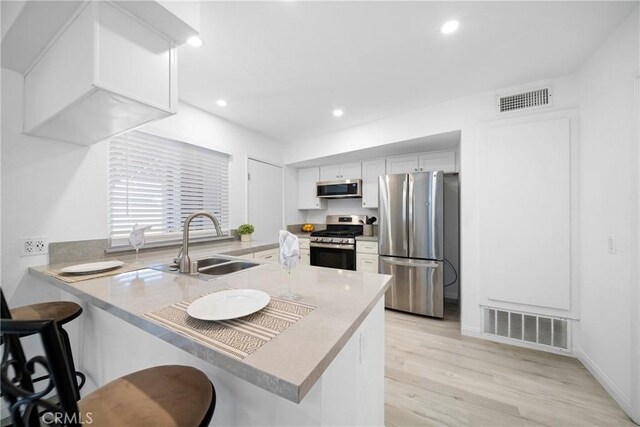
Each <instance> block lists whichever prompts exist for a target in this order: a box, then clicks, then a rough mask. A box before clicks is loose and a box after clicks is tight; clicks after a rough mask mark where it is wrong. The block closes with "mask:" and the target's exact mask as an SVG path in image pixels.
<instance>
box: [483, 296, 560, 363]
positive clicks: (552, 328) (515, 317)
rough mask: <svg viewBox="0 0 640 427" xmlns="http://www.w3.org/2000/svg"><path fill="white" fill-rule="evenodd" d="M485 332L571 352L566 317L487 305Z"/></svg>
mask: <svg viewBox="0 0 640 427" xmlns="http://www.w3.org/2000/svg"><path fill="white" fill-rule="evenodd" d="M482 324H483V327H482V332H483V333H484V334H487V335H493V336H496V337H501V338H504V339H507V340H509V341H512V340H515V341H520V342H521V343H527V344H529V345H534V346H536V347H541V348H542V347H547V348H548V347H552V348H554V349H556V350H561V351H565V352H566V351H569V349H570V345H569V344H570V331H569V323H568V322H567V320H566V319H562V318H558V317H548V316H539V315H536V314H526V313H519V312H514V311H507V310H499V309H496V308H490V307H483V322H482Z"/></svg>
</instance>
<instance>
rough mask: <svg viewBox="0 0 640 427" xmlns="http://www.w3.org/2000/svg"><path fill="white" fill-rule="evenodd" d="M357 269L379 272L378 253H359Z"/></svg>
mask: <svg viewBox="0 0 640 427" xmlns="http://www.w3.org/2000/svg"><path fill="white" fill-rule="evenodd" d="M356 271H362V272H367V273H377V272H378V255H371V254H358V255H357V256H356Z"/></svg>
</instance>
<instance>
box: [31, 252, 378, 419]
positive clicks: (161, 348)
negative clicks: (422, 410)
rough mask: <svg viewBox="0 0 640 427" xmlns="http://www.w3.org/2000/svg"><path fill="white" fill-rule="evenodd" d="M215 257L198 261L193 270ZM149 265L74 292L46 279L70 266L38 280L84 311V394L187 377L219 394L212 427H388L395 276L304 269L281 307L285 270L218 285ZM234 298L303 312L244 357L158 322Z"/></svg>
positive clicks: (240, 275)
mask: <svg viewBox="0 0 640 427" xmlns="http://www.w3.org/2000/svg"><path fill="white" fill-rule="evenodd" d="M213 250H216V248H215V247H213V248H209V249H206V248H205V249H200V250H198V251H194V256H193V259H198V258H204V257H207V256H211V255H212V254H213V252H212V251H213ZM218 253H219V252H218ZM143 262H144V265H143V266H141V268H140V269H139V270H135V271H129V272H124V273H121V274H115V275H110V276H105V277H99V278H93V279H89V280H84V281H77V282H74V283H67V282H66V281H63V280H60V279H59V278H57V277H56V276H53V275H51V274H50V273H49V272H50V271H51V270H55V269H56V268H60V267H62V265H59V266H43V267H36V268H32V269H31V274H32V275H33V276H35V277H37V278H38V279H40V281H42V282H45V283H46V284H48V285H53V286H56V287H57V288H59V289H60V290H61V291H62V292H63V299H64V298H67V299H69V298H75V299H76V300H78V301H79V302H81V303H82V305H83V308H84V313H83V315H82V316H83V317H84V320H83V322H80V323H81V326H80V327H79V328H78V330H77V331H75V333H74V332H73V331H72V332H71V334H72V336H73V335H75V336H76V337H77V339H76V340H75V341H76V342H75V345H76V347H77V348H75V349H74V354H75V358H76V359H77V361H76V365H77V366H79V367H80V369H81V370H83V371H84V372H85V374H86V375H87V377H88V378H89V384H90V385H89V386H88V387H90V386H91V382H93V384H97V385H100V384H104V383H105V382H108V381H110V380H111V379H113V378H116V377H118V376H121V375H124V374H126V373H128V372H130V371H134V370H137V369H142V368H146V367H150V366H157V365H162V364H181V365H190V366H194V367H196V368H198V369H200V370H202V371H203V372H205V373H206V374H207V375H208V376H209V378H210V379H211V381H212V382H213V384H214V385H215V387H216V392H217V394H218V406H217V408H216V412H215V414H214V417H213V421H212V424H214V425H216V424H222V425H309V424H313V425H346V424H359V425H382V424H383V423H384V409H383V408H384V404H383V402H384V298H383V296H384V293H385V291H386V289H387V288H388V286H389V285H390V283H389V282H390V277H389V276H385V275H378V274H371V273H358V272H354V271H345V270H335V269H326V268H317V267H309V266H298V267H297V268H296V269H294V270H293V272H292V273H291V286H292V288H293V290H294V292H295V293H296V294H298V295H299V296H300V297H299V299H297V300H296V301H290V302H288V301H287V300H284V299H282V298H279V297H278V296H279V295H282V294H283V293H284V292H285V291H286V290H287V287H288V285H289V277H288V275H287V273H286V271H284V270H283V269H282V268H281V267H280V266H279V265H277V264H269V263H260V264H259V265H257V266H254V267H252V268H248V269H246V270H243V271H239V272H235V273H231V274H226V275H221V276H219V277H216V278H214V279H212V278H211V276H206V275H202V274H201V275H189V274H179V273H174V272H166V271H160V270H158V269H153V268H148V266H153V265H154V264H158V263H162V262H169V259H167V257H166V256H165V257H164V258H163V257H162V256H159V255H156V256H155V257H152V256H150V255H148V256H147V257H146V258H144V259H143ZM226 289H255V290H261V291H264V292H266V293H267V294H269V295H270V296H271V297H272V298H271V303H276V304H279V305H278V307H280V308H281V309H282V310H283V311H287V310H289V311H291V312H294V311H296V312H298V311H299V308H300V307H302V308H303V310H302V311H299V313H300V314H299V315H296V316H289V317H290V318H294V320H295V321H291V322H289V323H290V324H288V327H286V328H284V329H283V330H281V331H279V333H274V334H273V336H269V339H268V340H266V342H264V343H261V345H260V346H259V348H255V349H254V348H253V347H251V346H249V347H251V350H249V351H248V352H246V353H245V352H234V351H233V348H232V346H233V345H235V342H231V341H229V340H227V343H228V344H229V345H230V346H231V347H229V348H230V349H231V350H232V351H225V349H224V348H222V347H215V346H214V345H211V343H210V342H208V341H207V340H206V339H200V338H201V336H199V335H197V334H194V333H191V331H188V330H186V329H184V328H182V329H181V328H179V327H172V326H171V325H173V324H171V323H169V322H167V321H166V319H163V318H162V317H161V315H162V313H163V310H164V311H165V312H166V311H167V310H172V309H175V307H178V308H179V307H180V306H182V307H187V306H188V304H189V302H190V301H193V300H195V299H197V298H198V297H200V296H202V295H206V294H210V293H212V292H218V291H221V290H226ZM181 303H183V304H181ZM271 303H270V304H271ZM267 308H269V306H267ZM158 313H160V315H158ZM184 316H186V314H185V315H184ZM287 316H288V315H287V314H286V313H285V317H287ZM183 320H184V319H183ZM187 320H190V319H187ZM205 338H206V337H205ZM243 351H244V350H243ZM89 391H90V390H89Z"/></svg>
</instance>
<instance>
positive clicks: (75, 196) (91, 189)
mask: <svg viewBox="0 0 640 427" xmlns="http://www.w3.org/2000/svg"><path fill="white" fill-rule="evenodd" d="M21 93H22V78H21V76H20V75H19V74H17V73H15V72H13V71H9V70H6V69H2V154H1V159H2V167H1V170H2V178H1V183H2V207H1V209H2V211H1V218H2V287H3V290H4V292H5V295H6V296H7V298H8V299H9V303H10V304H11V305H20V304H26V303H32V302H34V301H36V300H47V299H55V298H59V293H57V292H54V291H51V290H50V289H51V287H48V286H42V285H41V284H39V283H37V282H35V281H33V280H32V279H30V278H29V277H28V275H27V268H28V267H29V266H34V265H44V264H47V263H48V259H47V256H29V257H21V256H20V251H19V247H18V246H19V239H20V238H21V237H35V236H45V237H47V238H48V239H49V241H50V242H55V241H70V240H85V239H105V238H107V234H108V228H107V227H108V225H107V203H108V200H107V189H108V187H107V180H108V176H107V175H108V164H107V159H108V157H107V155H108V153H107V142H106V141H103V142H100V143H97V144H93V145H91V146H79V145H73V144H69V143H64V142H58V141H53V140H47V139H42V138H34V137H29V136H26V135H22V134H21V133H20V132H21V125H22V117H21V111H22V95H21ZM178 111H179V112H178V114H176V115H175V116H172V117H169V118H167V119H164V120H162V121H159V122H156V123H153V124H151V125H148V126H147V127H146V128H145V130H147V131H153V132H154V133H157V134H161V135H163V136H166V137H169V138H174V139H179V140H183V141H186V142H191V143H195V144H198V145H201V146H205V147H209V148H212V149H216V150H219V151H223V152H226V153H229V154H231V161H230V194H231V196H230V225H231V226H232V227H235V226H237V225H238V224H240V223H242V222H244V221H245V219H246V194H247V187H246V185H247V183H246V176H247V175H246V171H247V157H248V156H251V157H254V158H258V159H264V160H266V161H269V162H271V163H275V164H282V158H281V153H282V146H281V145H280V144H279V143H278V142H276V141H274V140H271V139H269V138H266V137H264V136H262V135H259V134H257V133H255V132H253V131H250V130H248V129H245V128H242V127H240V126H237V125H235V124H233V123H230V122H227V121H225V120H222V119H220V118H217V117H215V116H213V115H211V114H208V113H206V112H204V111H201V110H198V109H196V108H193V107H191V106H189V105H185V104H180V105H179V109H178ZM44 290H47V291H44Z"/></svg>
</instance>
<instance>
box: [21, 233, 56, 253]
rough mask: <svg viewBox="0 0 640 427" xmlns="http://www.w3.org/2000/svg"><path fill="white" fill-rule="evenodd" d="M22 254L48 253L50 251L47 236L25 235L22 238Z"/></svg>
mask: <svg viewBox="0 0 640 427" xmlns="http://www.w3.org/2000/svg"><path fill="white" fill-rule="evenodd" d="M20 248H21V252H22V256H30V255H46V254H48V253H49V242H48V241H47V238H46V237H23V238H22V239H20Z"/></svg>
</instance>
